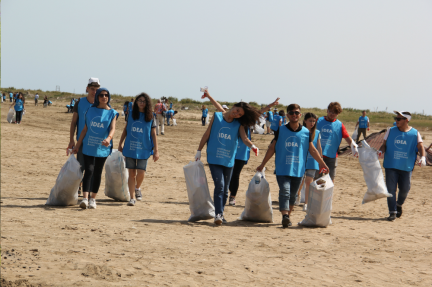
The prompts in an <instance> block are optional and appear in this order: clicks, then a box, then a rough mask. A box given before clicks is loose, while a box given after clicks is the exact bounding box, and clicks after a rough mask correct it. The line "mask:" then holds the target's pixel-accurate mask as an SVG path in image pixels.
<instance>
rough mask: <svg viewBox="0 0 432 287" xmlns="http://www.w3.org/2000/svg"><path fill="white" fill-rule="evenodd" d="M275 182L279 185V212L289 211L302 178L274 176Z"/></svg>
mask: <svg viewBox="0 0 432 287" xmlns="http://www.w3.org/2000/svg"><path fill="white" fill-rule="evenodd" d="M276 180H277V183H278V185H279V211H282V210H289V206H290V205H294V204H295V201H296V196H297V192H298V189H299V187H300V184H301V182H302V180H303V177H294V176H288V175H276Z"/></svg>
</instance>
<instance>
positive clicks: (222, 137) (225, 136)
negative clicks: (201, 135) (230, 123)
mask: <svg viewBox="0 0 432 287" xmlns="http://www.w3.org/2000/svg"><path fill="white" fill-rule="evenodd" d="M217 139H218V141H219V143H220V144H221V145H223V146H226V144H227V143H226V141H227V140H229V141H230V140H231V134H230V128H227V127H223V128H221V129H220V130H219V132H218V135H217Z"/></svg>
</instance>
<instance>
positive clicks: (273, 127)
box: [270, 111, 285, 132]
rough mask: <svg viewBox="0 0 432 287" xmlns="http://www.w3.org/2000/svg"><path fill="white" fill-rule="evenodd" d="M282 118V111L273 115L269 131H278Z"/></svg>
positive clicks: (283, 115)
mask: <svg viewBox="0 0 432 287" xmlns="http://www.w3.org/2000/svg"><path fill="white" fill-rule="evenodd" d="M284 118H285V112H284V111H279V113H278V114H276V113H275V115H274V116H273V121H272V122H271V126H270V129H271V130H272V131H274V132H275V131H277V130H279V127H280V126H281V125H283V124H284Z"/></svg>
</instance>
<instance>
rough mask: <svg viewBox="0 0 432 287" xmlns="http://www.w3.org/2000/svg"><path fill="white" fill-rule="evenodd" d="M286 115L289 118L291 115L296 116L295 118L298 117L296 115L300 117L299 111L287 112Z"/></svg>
mask: <svg viewBox="0 0 432 287" xmlns="http://www.w3.org/2000/svg"><path fill="white" fill-rule="evenodd" d="M288 115H290V116H292V115H296V116H298V115H300V112H299V111H295V112H294V111H289V112H288Z"/></svg>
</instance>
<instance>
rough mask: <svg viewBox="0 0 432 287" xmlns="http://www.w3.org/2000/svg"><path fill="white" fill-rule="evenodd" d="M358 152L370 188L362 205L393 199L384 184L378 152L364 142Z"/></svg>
mask: <svg viewBox="0 0 432 287" xmlns="http://www.w3.org/2000/svg"><path fill="white" fill-rule="evenodd" d="M358 151H359V162H360V165H361V167H362V169H363V177H364V179H365V182H366V185H367V187H368V190H367V191H366V194H365V195H364V197H363V201H362V204H365V203H368V202H371V201H374V200H377V199H380V198H384V197H392V195H391V194H390V193H389V192H388V191H387V186H386V184H385V182H384V175H383V172H382V169H381V164H380V162H379V160H378V155H377V151H376V150H375V149H373V148H371V147H370V146H369V145H368V144H367V142H366V141H364V140H363V141H362V147H361V148H359V149H358Z"/></svg>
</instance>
